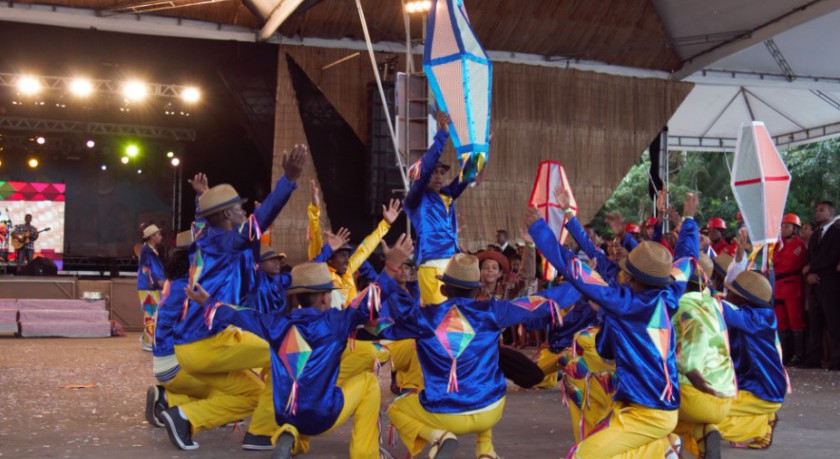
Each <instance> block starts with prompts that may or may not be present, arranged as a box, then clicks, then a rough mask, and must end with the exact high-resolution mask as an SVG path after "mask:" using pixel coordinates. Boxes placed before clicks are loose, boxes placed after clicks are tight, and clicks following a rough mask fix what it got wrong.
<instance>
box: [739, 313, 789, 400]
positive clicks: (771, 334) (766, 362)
mask: <svg viewBox="0 0 840 459" xmlns="http://www.w3.org/2000/svg"><path fill="white" fill-rule="evenodd" d="M723 320H725V321H726V326H727V327H729V351H730V354H731V355H732V363H733V364H734V365H735V376H736V377H737V379H738V389H739V390H746V391H750V392H752V394H753V395H755V396H756V397H758V398H760V399H762V400H766V401H768V402H775V403H781V402H783V401H784V399H785V391H786V390H787V376H786V374H785V368H784V366H783V365H782V358H781V355H780V351H779V349H778V348H777V347H776V344H777V342H778V341H777V339H778V338H777V335H776V313H775V312H774V311H773V309H772V308H762V307H752V306H745V307H741V308H739V307H738V306H735V305H734V304H732V303H729V302H727V301H724V302H723Z"/></svg>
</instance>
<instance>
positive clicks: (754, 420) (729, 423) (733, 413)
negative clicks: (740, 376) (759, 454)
mask: <svg viewBox="0 0 840 459" xmlns="http://www.w3.org/2000/svg"><path fill="white" fill-rule="evenodd" d="M781 407H782V404H781V403H774V402H768V401H766V400H762V399H760V398H758V397H756V396H755V395H753V394H752V393H751V392H748V391H745V390H742V391H739V392H738V397H736V398H735V401H734V402H733V403H732V408H730V409H729V416H727V417H726V419H724V420H723V421H722V422H721V423H719V424H718V425H717V427H718V429H719V430H720V435H721V436H722V437H723V438H725V439H727V440H729V441H734V442H736V443H742V442H752V441H757V442H761V441H763V440H764V439H765V438H767V437H769V436H770V435H771V434H772V431H773V428H772V426H771V425H770V422H772V421H774V420H775V419H776V411H779V408H781Z"/></svg>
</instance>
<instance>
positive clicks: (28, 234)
mask: <svg viewBox="0 0 840 459" xmlns="http://www.w3.org/2000/svg"><path fill="white" fill-rule="evenodd" d="M23 220H24V222H25V223H24V224H22V225H17V226H15V229H14V231H12V235H13V237H17V238H18V239H19V240H21V241H22V242H26V244H25V245H24V246H23V247H21V248H19V249H17V264H18V266H24V265H25V264H27V263H29V262H30V261H32V257H33V256H34V255H35V241H36V240H37V239H38V229H37V228H35V227H34V226H32V214H26V216H25V217H24V218H23Z"/></svg>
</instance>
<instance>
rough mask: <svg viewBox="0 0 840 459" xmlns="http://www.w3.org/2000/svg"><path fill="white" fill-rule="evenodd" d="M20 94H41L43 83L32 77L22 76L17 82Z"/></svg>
mask: <svg viewBox="0 0 840 459" xmlns="http://www.w3.org/2000/svg"><path fill="white" fill-rule="evenodd" d="M17 87H18V92H20V93H21V94H23V95H26V96H31V95H35V94H38V93H39V92H41V82H40V81H38V79H37V78H35V77H32V76H22V77H20V78H18V81H17Z"/></svg>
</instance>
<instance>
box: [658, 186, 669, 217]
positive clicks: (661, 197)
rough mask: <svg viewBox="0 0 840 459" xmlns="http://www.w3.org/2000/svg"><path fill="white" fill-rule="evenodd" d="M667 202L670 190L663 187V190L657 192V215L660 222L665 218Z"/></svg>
mask: <svg viewBox="0 0 840 459" xmlns="http://www.w3.org/2000/svg"><path fill="white" fill-rule="evenodd" d="M667 200H668V190H666V189H665V187H662V189H661V190H659V191H657V192H656V215H657V217H658V218H659V219H660V221H661V219H662V218H664V216H665V203H666V201H667Z"/></svg>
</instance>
